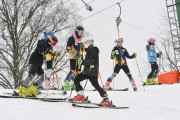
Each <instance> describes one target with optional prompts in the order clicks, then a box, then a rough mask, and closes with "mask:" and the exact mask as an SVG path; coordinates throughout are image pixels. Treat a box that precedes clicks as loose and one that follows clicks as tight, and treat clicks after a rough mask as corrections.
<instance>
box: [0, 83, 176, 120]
mask: <svg viewBox="0 0 180 120" xmlns="http://www.w3.org/2000/svg"><path fill="white" fill-rule="evenodd" d="M2 91H4V90H2V89H1V90H0V92H2ZM85 94H86V95H87V96H89V100H91V101H93V102H100V101H101V98H100V96H99V94H98V93H97V91H85ZM68 95H69V94H68ZM73 95H75V92H73ZM108 95H109V97H110V99H112V100H113V103H114V104H115V105H116V106H129V107H130V109H102V108H99V109H87V108H73V107H72V106H71V104H70V103H65V102H58V103H57V102H54V103H52V102H43V101H40V100H29V99H11V98H0V120H180V84H173V85H160V86H146V87H145V91H143V89H142V88H139V89H138V91H137V92H134V91H132V90H130V91H126V92H118V91H109V92H108Z"/></svg>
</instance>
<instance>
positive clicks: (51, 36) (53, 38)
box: [47, 35, 58, 46]
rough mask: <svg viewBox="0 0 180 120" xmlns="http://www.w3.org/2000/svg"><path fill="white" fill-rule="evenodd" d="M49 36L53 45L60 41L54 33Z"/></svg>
mask: <svg viewBox="0 0 180 120" xmlns="http://www.w3.org/2000/svg"><path fill="white" fill-rule="evenodd" d="M47 38H48V40H49V42H50V43H51V45H52V46H55V45H56V44H57V43H58V39H57V38H56V36H54V35H48V36H47Z"/></svg>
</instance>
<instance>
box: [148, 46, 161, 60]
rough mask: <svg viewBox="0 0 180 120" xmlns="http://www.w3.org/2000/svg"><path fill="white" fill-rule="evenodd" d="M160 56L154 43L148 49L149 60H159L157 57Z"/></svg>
mask: <svg viewBox="0 0 180 120" xmlns="http://www.w3.org/2000/svg"><path fill="white" fill-rule="evenodd" d="M158 57H159V53H157V52H156V49H155V47H154V45H150V48H149V50H148V62H149V63H152V62H157V58H158Z"/></svg>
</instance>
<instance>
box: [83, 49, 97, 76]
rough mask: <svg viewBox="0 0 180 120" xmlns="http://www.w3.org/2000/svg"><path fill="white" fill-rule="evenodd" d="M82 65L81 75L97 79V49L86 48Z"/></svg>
mask: <svg viewBox="0 0 180 120" xmlns="http://www.w3.org/2000/svg"><path fill="white" fill-rule="evenodd" d="M82 65H84V69H83V71H82V74H85V75H89V76H95V77H98V72H99V49H98V48H97V47H95V46H90V47H88V49H87V50H86V55H85V59H84V60H83V62H82Z"/></svg>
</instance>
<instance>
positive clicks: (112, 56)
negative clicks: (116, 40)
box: [111, 51, 116, 59]
mask: <svg viewBox="0 0 180 120" xmlns="http://www.w3.org/2000/svg"><path fill="white" fill-rule="evenodd" d="M115 54H116V52H115V51H112V53H111V59H114V58H115Z"/></svg>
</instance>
